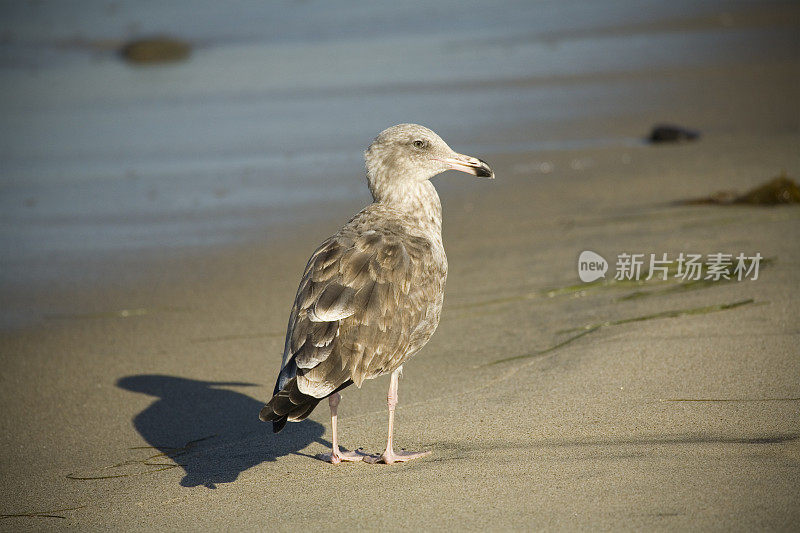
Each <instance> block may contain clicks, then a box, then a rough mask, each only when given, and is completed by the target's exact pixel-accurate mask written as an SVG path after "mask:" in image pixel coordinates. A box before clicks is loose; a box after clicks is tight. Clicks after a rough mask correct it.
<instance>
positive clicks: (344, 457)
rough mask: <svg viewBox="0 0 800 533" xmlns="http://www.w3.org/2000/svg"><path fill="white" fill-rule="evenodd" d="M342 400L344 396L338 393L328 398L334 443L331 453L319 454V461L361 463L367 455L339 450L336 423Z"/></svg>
mask: <svg viewBox="0 0 800 533" xmlns="http://www.w3.org/2000/svg"><path fill="white" fill-rule="evenodd" d="M341 399H342V395H341V394H339V393H338V392H337V393H335V394H331V395H330V396H328V405H329V406H330V408H331V431H333V443H332V444H331V453H320V454H317V459H320V460H322V461H327V462H329V463H333V464H335V465H336V464H339V463H341V462H342V461H361V460H362V459H363V458H364V457H365V455H366V454H364V453H361V452H359V451H355V452H348V451H347V450H340V449H339V435H338V434H337V433H338V431H337V430H338V427H337V424H336V421H337V411H338V408H339V401H340V400H341Z"/></svg>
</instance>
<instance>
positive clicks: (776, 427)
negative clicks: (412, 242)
mask: <svg viewBox="0 0 800 533" xmlns="http://www.w3.org/2000/svg"><path fill="white" fill-rule="evenodd" d="M781 9H784V10H785V13H784V14H786V13H788V14H790V15H793V16H794V18H787V17H784V16H781V17H776V16H771V15H770V13H769V12H766V11H765V12H758V13H761V16H760V17H753V18H752V19H748V22H747V24H745V25H746V26H747V27H751V26H752V27H757V28H759V29H761V30H764V31H772V30H774V31H775V32H776V33H780V32H781V31H784V30H786V29H787V28H788V29H789V30H791V31H794V32H795V35H797V31H798V30H800V24H798V22H797V21H798V17H797V14H798V11H797V7H796V6H794V7H792V6H789V7H786V6H783V7H781ZM751 14H752V13H751ZM734 18H735V17H734ZM698 20H699V22H696V24H697V25H701V26H702V24H706V23H707V21H706V22H704V21H705V19H702V18H700V19H698ZM735 20H741V19H735ZM670 24H673V26H674V25H675V24H677V23H676V22H670V23H669V24H667V23H665V22H662V26H659V28H660V30H663V31H674V30H675V28H674V27H672V26H670ZM685 25H686V27H682V28H680V29H681V30H686V31H689V30H691V29H692V28H693V27H695V26H692V25H691V24H689V23H686V24H685ZM609 31H611V30H609ZM613 31H615V32H625V31H628V30H627V29H626V28H616V29H613ZM776 42H779V41H776ZM789 42H790V43H791V42H792V41H789ZM793 42H794V44H797V41H796V37H795V40H794V41H793ZM773 44H774V43H773ZM779 44H780V43H779ZM776 46H777V45H776ZM763 48H764V49H763V50H759V51H758V54H756V53H755V52H753V53H752V54H744V55H742V56H741V57H740V59H736V54H735V53H733V52H735V50H734V51H733V52H731V50H729V49H726V50H724V52H725V53H726V54H727V53H728V52H731V53H732V54H733V55H732V56H730V55H725V57H726V58H728V59H726V60H724V61H720V62H718V63H714V64H713V65H711V66H709V65H702V66H694V65H691V64H688V63H687V64H679V63H678V62H676V63H675V64H673V65H662V66H660V67H659V69H657V70H655V71H652V70H648V69H646V68H640V69H636V70H632V71H629V72H618V73H615V74H587V75H586V76H585V77H576V78H569V79H560V81H559V79H555V81H554V79H550V78H537V77H533V78H519V77H518V78H515V79H514V80H510V81H508V80H506V81H503V82H497V87H499V89H498V90H512V89H513V90H525V87H532V88H538V87H541V86H543V85H547V84H554V83H558V84H562V85H563V86H564V87H565V88H564V91H568V90H569V89H570V88H571V89H575V90H577V88H579V87H585V86H586V84H589V85H591V84H593V83H596V84H598V85H599V86H602V87H605V88H606V89H607V90H610V89H609V87H624V88H625V90H624V91H621V92H620V93H619V94H624V95H634V96H635V95H637V94H641V95H647V96H642V100H643V101H646V102H647V105H644V104H641V105H640V103H637V101H636V99H635V97H634V96H631V98H632V100H631V106H630V109H631V110H630V111H629V112H625V111H624V106H623V108H622V109H623V110H622V111H620V108H615V110H614V112H613V113H605V112H601V111H598V110H597V109H596V108H593V107H592V106H591V105H590V104H591V101H592V100H591V98H587V100H586V101H585V102H583V103H585V104H586V106H585V107H583V108H582V109H581V110H580V111H581V112H577V111H576V112H575V113H573V114H574V117H573V118H572V119H563V117H562V120H559V121H558V122H557V123H556V122H555V121H554V122H546V121H545V122H535V123H534V122H525V121H519V123H514V122H513V121H509V123H508V124H507V125H506V127H504V128H503V129H498V130H497V132H495V133H494V134H493V138H492V142H491V143H487V142H484V141H485V139H483V138H482V137H481V133H480V131H478V132H473V133H471V134H470V135H471V137H469V138H467V139H465V143H466V144H468V145H469V146H467V147H464V148H462V147H460V146H459V145H458V144H457V142H455V141H450V142H451V144H452V145H453V147H454V148H455V149H456V150H459V149H461V150H464V151H466V150H467V148H470V149H471V150H472V151H473V152H474V151H475V148H474V147H477V149H478V150H480V147H482V146H483V147H485V151H480V152H478V153H475V154H474V155H478V156H480V157H481V158H483V159H486V160H487V161H489V162H490V163H491V164H492V166H493V168H494V170H495V173H496V176H497V179H496V180H495V181H493V182H490V181H486V180H484V181H481V180H477V179H473V178H471V177H468V176H465V175H461V174H455V173H446V174H443V175H441V176H438V177H437V178H435V180H434V183H435V184H436V186H437V188H438V189H439V191H440V196H441V198H442V204H443V208H444V230H443V233H444V242H445V247H446V250H447V253H448V260H449V264H450V273H449V277H448V283H447V293H446V298H445V307H444V311H443V315H442V322H441V324H440V326H439V330H438V331H437V333H436V335H435V336H434V337H433V339H432V341H431V342H430V343H429V344H428V345H427V346H426V347H425V348H424V350H423V351H422V352H421V353H420V354H418V355H417V356H416V357H415V358H414V359H413V360H412V361H411V362H410V363H408V364H407V365H406V367H405V372H404V376H403V378H402V380H401V382H400V404H399V408H398V411H397V426H396V436H395V440H396V442H397V444H398V446H400V447H407V448H409V449H430V450H432V451H433V454H432V455H431V456H430V457H428V458H424V459H420V460H418V461H414V462H412V463H408V464H395V465H391V466H384V465H368V464H363V463H362V464H342V465H338V466H333V465H330V464H327V463H324V462H321V461H319V460H316V459H315V458H314V456H315V455H316V454H317V453H320V452H323V451H325V449H326V447H327V446H329V445H330V442H329V439H330V421H329V419H328V410H327V407H326V406H325V405H321V406H320V407H318V408H317V409H316V410H315V411H314V413H313V414H312V415H311V417H310V418H309V419H308V420H306V421H304V422H302V423H298V424H289V426H287V428H286V430H284V431H283V432H282V433H280V434H278V435H274V434H272V432H271V428H270V427H269V426H268V425H267V424H264V423H262V422H260V421H259V420H258V412H259V409H260V408H261V406H262V405H263V403H264V401H265V400H267V399H268V397H269V395H270V393H271V391H272V387H273V385H274V379H275V376H276V374H277V371H278V365H279V363H280V357H281V352H282V348H283V341H284V334H285V327H286V319H287V316H288V312H289V309H290V306H291V302H292V299H293V297H294V293H295V290H296V287H297V282H298V280H299V277H300V274H301V272H302V268H303V266H304V265H305V262H306V260H307V259H308V256H309V254H310V252H311V251H312V250H313V249H314V248H315V247H316V246H317V244H318V243H319V242H321V241H322V240H323V239H325V238H326V237H327V236H329V235H330V234H332V233H333V232H334V231H336V229H338V227H339V226H340V225H341V224H342V223H344V222H345V221H346V220H347V219H348V218H349V217H350V216H351V215H352V214H353V213H355V212H356V211H357V210H358V209H360V208H361V207H362V206H363V205H364V203H365V201H366V198H367V196H366V187H365V186H364V185H363V181H360V180H361V179H362V178H361V175H360V174H356V175H355V176H352V177H351V178H348V179H352V183H351V184H348V185H345V186H344V188H343V189H342V191H345V192H346V191H356V192H355V193H354V194H353V195H351V196H348V195H347V194H344V193H342V194H338V195H337V198H336V201H335V202H332V203H331V204H330V205H329V206H327V207H325V208H322V207H320V208H319V209H318V210H316V211H315V212H313V213H312V214H311V215H310V216H309V217H307V218H303V217H300V218H299V219H298V218H293V219H292V223H291V224H288V223H287V224H284V225H281V223H280V222H277V223H275V222H272V219H271V218H270V219H269V225H267V224H266V223H264V224H263V225H261V226H260V225H259V223H260V222H259V221H262V222H263V221H266V220H268V217H267V216H265V215H263V214H260V213H259V212H258V210H257V209H254V210H250V211H247V213H246V214H245V215H244V216H245V217H251V218H252V219H254V220H255V221H256V222H255V223H253V224H251V225H250V226H248V229H247V230H246V232H245V233H246V234H247V236H248V237H247V239H244V240H241V241H238V240H228V241H223V242H219V243H215V244H214V245H213V246H206V247H193V246H185V247H177V246H170V247H169V249H166V248H158V247H152V248H147V249H124V250H114V251H105V252H103V253H99V252H92V253H89V252H87V253H86V254H85V255H81V254H76V255H58V254H53V255H51V256H48V257H49V261H50V262H48V263H47V264H44V263H41V261H40V260H39V259H36V258H35V257H34V258H33V259H30V261H31V262H30V263H26V262H24V261H21V260H20V261H19V262H13V261H12V260H11V259H9V260H8V261H7V262H6V264H8V265H11V267H9V268H13V271H14V272H17V271H20V272H23V271H26V270H30V271H35V272H37V273H38V272H40V271H41V272H43V274H41V275H39V274H37V275H36V276H32V277H31V278H30V279H26V280H25V283H19V284H14V283H10V282H6V283H4V284H3V286H2V297H3V306H4V308H5V309H4V312H5V315H6V316H7V317H11V318H9V319H7V320H6V322H7V323H8V324H9V325H8V326H7V327H5V328H4V329H3V330H2V331H1V332H0V350H1V353H2V363H3V368H4V372H3V373H2V378H1V379H2V386H1V387H0V399H1V400H0V401H2V406H3V414H2V416H0V428H1V429H2V431H0V435H1V438H2V449H3V454H2V463H1V464H2V467H1V468H2V479H3V481H4V484H5V485H6V490H4V491H3V496H2V499H0V514H2V519H0V529H2V530H7V531H24V530H61V529H68V530H109V529H114V530H150V531H152V530H175V531H191V530H197V529H201V528H202V529H225V530H253V531H263V530H275V531H289V530H297V529H303V530H309V531H329V530H334V531H337V530H344V529H346V528H359V529H367V530H400V529H407V528H413V529H421V530H452V529H466V530H485V529H490V530H567V531H572V530H670V531H675V530H678V531H683V530H725V531H731V530H734V531H752V530H770V531H791V530H796V529H797V527H798V523H800V505H799V504H800V498H798V495H800V378H798V376H800V357H799V355H800V349H798V346H800V320H798V317H800V301H799V300H798V298H797V288H798V287H800V270H798V268H797V265H798V264H800V246H799V245H798V243H800V209H799V208H798V207H797V206H775V207H764V206H747V205H737V206H719V205H678V204H676V202H679V201H680V200H686V199H691V198H700V197H705V196H709V195H711V194H713V193H715V192H717V191H722V190H736V191H740V192H744V191H746V190H748V189H750V188H752V187H755V186H757V185H759V184H761V183H763V182H765V181H767V180H769V179H770V178H773V177H775V176H777V175H779V174H780V173H781V172H782V171H785V172H786V174H787V175H788V176H790V177H792V178H794V179H795V180H797V179H798V178H800V150H798V147H800V104H799V103H798V99H797V94H798V92H799V91H800V57H798V54H797V49H795V50H794V53H793V54H792V53H791V51H789V52H788V53H786V52H785V51H784V52H781V51H776V50H775V49H773V48H770V46H766V45H765V46H764V47H763ZM720 54H722V52H720ZM722 55H724V54H722ZM730 57H733V58H734V59H730ZM532 90H533V89H532ZM595 114H596V116H595ZM662 121H668V122H674V123H677V124H681V125H686V126H688V127H692V128H696V129H698V130H699V131H700V132H701V137H700V139H699V140H697V141H694V142H689V143H678V144H665V145H658V146H656V145H649V144H647V143H644V142H640V141H638V140H637V141H636V142H630V143H619V142H617V143H613V144H612V145H610V146H603V145H602V143H599V144H598V143H595V144H592V145H587V146H579V145H576V146H573V147H566V148H565V147H559V148H558V149H547V148H546V147H542V146H538V147H537V145H536V143H537V142H540V141H541V139H542V138H543V136H544V133H543V132H544V131H545V130H547V131H548V134H552V135H553V136H555V137H558V136H559V134H560V133H563V137H564V138H602V137H612V138H618V139H619V138H633V139H639V138H643V137H644V136H646V135H647V133H648V131H649V128H650V127H651V126H652V125H653V124H655V123H658V122H662ZM387 125H388V124H387ZM429 125H430V126H431V127H433V128H434V129H436V124H429ZM549 128H552V129H553V130H555V132H556V133H553V130H551V129H549ZM451 132H452V133H453V135H451V137H456V140H458V136H459V134H458V133H457V128H451ZM375 133H377V132H375ZM439 133H441V134H442V136H443V137H444V138H445V139H446V140H449V138H448V131H447V130H446V129H445V130H444V131H439ZM462 135H463V134H462ZM369 140H370V139H369V138H365V139H363V140H362V142H361V145H359V146H352V147H351V148H352V149H353V150H355V151H358V150H362V149H363V148H364V146H365V145H366V144H367V143H368V142H369ZM482 143H484V144H482ZM526 143H527V144H528V145H529V146H534V148H530V147H528V148H526V147H525V146H526ZM504 146H508V147H512V148H508V149H504V148H503V147H504ZM341 179H342V180H344V179H345V177H342V178H341ZM348 183H349V182H348ZM362 187H363V190H361V188H362ZM248 209H250V208H248ZM98 216H101V215H98ZM215 220H218V219H215V218H214V215H213V214H210V215H208V216H207V217H206V218H204V219H203V224H204V225H206V226H213V225H214V222H215ZM225 220H227V219H225ZM584 250H592V251H594V252H596V253H598V254H600V255H601V256H603V257H604V258H606V259H607V260H608V262H609V263H610V264H611V265H610V266H611V270H610V271H609V272H608V274H607V277H606V280H605V282H603V281H602V280H601V281H599V282H596V283H588V284H584V283H582V282H581V281H580V280H579V279H578V265H577V261H578V256H579V254H580V253H581V252H582V251H584ZM682 252H683V253H697V254H703V255H704V256H707V255H708V254H715V253H729V254H732V255H733V256H734V257H735V256H736V255H737V254H739V253H743V254H745V255H747V256H754V255H755V254H756V253H758V254H760V255H761V256H762V257H763V258H765V260H764V261H763V262H762V263H761V265H760V270H759V273H758V279H756V280H753V279H743V280H741V281H737V280H729V281H725V280H720V281H709V282H706V283H696V284H686V283H680V280H678V279H676V278H674V276H673V277H672V278H671V279H669V280H667V281H659V280H657V279H652V280H648V281H644V280H642V281H641V282H640V283H636V282H633V281H624V280H614V276H613V269H614V263H615V262H616V259H617V257H618V256H619V255H620V254H623V253H642V254H646V255H647V256H649V254H651V253H653V254H658V255H661V254H663V253H666V254H668V256H669V257H670V258H675V257H677V256H678V255H679V254H680V253H682ZM37 253H38V252H37ZM31 257H33V256H31ZM37 257H38V256H37ZM26 261H27V260H26ZM48 269H50V270H48ZM58 269H61V270H58ZM51 271H53V272H55V271H59V272H60V271H63V272H67V273H68V276H67V277H65V278H64V279H68V280H69V281H68V282H67V281H63V280H62V281H59V279H58V277H57V276H55V275H52V274H51ZM76 273H77V274H76ZM81 273H83V274H81ZM643 277H644V276H643ZM37 280H38V281H37ZM387 386H388V378H386V377H384V378H381V379H376V380H372V381H368V382H366V383H365V384H364V386H363V387H362V388H361V389H356V388H355V387H351V388H349V389H347V390H345V391H344V392H343V401H342V404H341V407H340V439H341V441H342V444H343V445H344V446H345V447H346V448H349V449H352V448H356V447H363V448H364V449H365V450H366V451H368V452H372V453H378V452H380V451H381V449H382V446H383V444H384V440H385V435H386V410H385V402H386V387H387Z"/></svg>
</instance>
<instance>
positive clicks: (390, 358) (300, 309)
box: [260, 124, 494, 464]
mask: <svg viewBox="0 0 800 533" xmlns="http://www.w3.org/2000/svg"><path fill="white" fill-rule="evenodd" d="M364 157H365V160H366V166H367V182H368V184H369V190H370V192H371V193H372V198H373V200H374V201H373V203H372V204H370V205H368V206H367V207H365V208H364V209H362V210H361V211H360V212H359V213H358V214H357V215H356V216H354V217H353V218H352V219H351V220H350V221H349V222H348V223H347V224H345V225H344V227H342V229H340V230H339V231H338V232H337V233H336V234H335V235H333V236H332V237H330V238H329V239H327V240H326V241H325V242H323V243H322V245H321V246H320V247H319V248H317V250H316V251H315V252H314V254H313V255H312V256H311V259H310V260H309V261H308V265H306V269H305V272H303V279H302V280H301V281H300V287H299V288H298V289H297V296H296V297H295V301H294V306H293V307H292V312H291V314H290V316H289V327H288V329H287V331H286V344H285V347H284V351H283V361H282V362H281V370H280V374H279V375H278V381H277V383H276V384H275V391H274V392H273V397H272V399H271V400H270V401H269V402H268V403H267V405H266V406H265V407H264V408H263V409H262V410H261V413H260V418H261V420H263V421H265V422H266V421H271V422H272V428H273V430H274V431H275V432H276V433H277V432H278V431H280V430H281V429H283V426H285V425H286V421H287V420H288V421H290V422H296V421H299V420H303V419H304V418H306V417H307V416H308V415H309V414H311V411H313V410H314V407H316V406H317V404H318V403H319V402H320V401H321V400H323V399H324V398H328V403H329V405H330V409H331V431H332V432H333V442H332V447H331V452H330V453H326V454H321V455H320V456H319V458H320V459H323V460H325V461H329V462H331V463H340V462H341V461H360V460H362V459H363V460H365V461H367V462H371V463H375V462H382V463H387V464H390V463H394V462H396V461H408V460H409V459H414V458H416V457H422V456H424V455H427V454H429V453H430V452H407V451H395V450H394V448H393V442H392V434H393V430H394V409H395V406H396V405H397V386H398V379H399V377H400V374H401V372H402V370H403V364H404V363H405V362H406V361H407V360H408V359H409V358H411V356H413V355H414V354H415V353H417V352H418V351H419V350H420V348H422V347H423V346H424V345H425V344H426V343H427V342H428V340H429V339H430V338H431V336H432V335H433V332H434V331H435V330H436V326H437V325H438V324H439V314H440V312H441V310H442V302H443V301H444V284H445V279H446V278H447V258H446V257H445V254H444V246H443V245H442V205H441V203H440V202H439V196H438V195H437V194H436V189H435V188H434V186H433V184H432V183H431V182H430V181H428V180H430V178H432V177H434V176H436V175H437V174H440V173H442V172H444V171H445V170H450V169H452V170H459V171H461V172H467V173H469V174H473V175H475V176H478V177H488V178H493V177H494V173H493V172H492V169H491V168H489V166H488V165H487V164H486V163H485V162H484V161H481V160H480V159H476V158H474V157H470V156H466V155H463V154H459V153H456V152H454V151H453V150H452V149H451V148H450V147H449V146H448V145H447V143H445V142H444V141H443V140H442V139H441V138H440V137H439V136H438V135H436V134H435V133H434V132H432V131H431V130H429V129H428V128H425V127H422V126H419V125H416V124H399V125H397V126H392V127H391V128H388V129H386V130H384V131H382V132H381V133H380V135H378V136H377V137H376V138H375V140H374V141H373V142H372V144H371V145H370V147H369V148H368V149H367V151H366V152H365V153H364ZM384 374H391V379H390V382H389V394H388V405H389V437H388V439H387V441H386V450H385V451H384V452H383V453H382V454H381V455H380V456H372V455H366V454H363V453H361V452H358V451H355V452H348V451H345V450H342V449H340V448H339V441H338V435H337V424H336V422H337V417H336V412H337V407H338V405H339V401H340V399H341V395H340V394H339V391H340V390H342V389H344V388H345V387H347V386H349V385H351V384H353V383H355V384H356V386H357V387H361V384H362V383H363V382H364V380H365V379H372V378H376V377H378V376H382V375H384Z"/></svg>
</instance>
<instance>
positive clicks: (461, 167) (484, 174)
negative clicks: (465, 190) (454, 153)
mask: <svg viewBox="0 0 800 533" xmlns="http://www.w3.org/2000/svg"><path fill="white" fill-rule="evenodd" d="M444 162H445V163H446V164H447V166H448V168H450V169H452V170H458V171H459V172H466V173H467V174H472V175H473V176H477V177H479V178H489V179H490V180H492V179H494V171H493V170H492V167H490V166H489V165H488V163H486V161H484V160H482V159H478V158H477V157H469V156H462V155H459V156H458V157H452V158H448V159H445V160H444Z"/></svg>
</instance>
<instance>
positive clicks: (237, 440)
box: [114, 375, 330, 488]
mask: <svg viewBox="0 0 800 533" xmlns="http://www.w3.org/2000/svg"><path fill="white" fill-rule="evenodd" d="M252 385H253V384H252V383H235V382H234V383H226V382H210V381H198V380H194V379H187V378H181V377H175V376H163V375H136V376H127V377H124V378H120V379H119V380H118V381H117V386H118V387H120V388H122V389H125V390H128V391H131V392H137V393H142V394H148V395H150V396H155V397H156V398H157V399H156V400H155V401H154V402H153V403H152V404H150V406H149V407H147V408H146V409H145V410H144V411H142V412H141V413H139V414H138V415H136V416H135V417H134V418H133V425H134V427H135V428H136V430H137V431H138V432H139V433H140V434H141V435H142V437H144V439H145V440H146V441H147V442H148V443H149V444H150V446H152V448H154V449H157V450H159V451H160V452H161V453H158V454H156V455H152V456H151V457H149V458H148V459H147V461H150V462H149V463H145V464H147V466H149V467H158V466H161V467H163V468H154V469H151V470H150V471H158V470H166V469H169V468H172V467H180V468H183V470H184V472H185V476H184V477H183V479H182V480H181V482H180V484H181V485H182V486H184V487H196V486H200V485H202V486H205V487H208V488H216V484H217V483H231V482H233V481H235V480H236V479H237V478H238V477H239V474H240V473H242V472H244V471H245V470H247V469H249V468H252V467H254V466H256V465H258V464H261V463H262V462H264V461H275V460H276V459H277V458H278V457H282V456H284V455H290V454H295V455H307V454H304V453H302V452H300V450H302V449H304V448H305V447H306V446H308V445H309V444H311V443H314V442H318V443H321V444H323V445H325V446H330V442H328V441H326V440H324V439H322V435H323V434H324V431H325V428H324V427H323V426H322V425H321V424H319V423H317V422H313V421H311V420H306V421H304V422H301V423H298V424H289V425H288V426H287V427H286V428H285V429H284V430H283V431H282V432H281V433H280V434H278V435H275V434H273V433H272V427H271V426H270V425H269V424H265V423H264V422H261V421H260V420H259V418H258V412H259V410H260V409H261V407H263V402H261V401H258V400H255V399H253V398H251V397H250V396H247V395H245V394H241V393H239V392H234V391H231V390H227V389H225V388H223V387H241V386H252ZM167 459H172V461H174V464H173V463H171V462H170V461H168V460H167ZM114 477H117V476H114Z"/></svg>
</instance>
